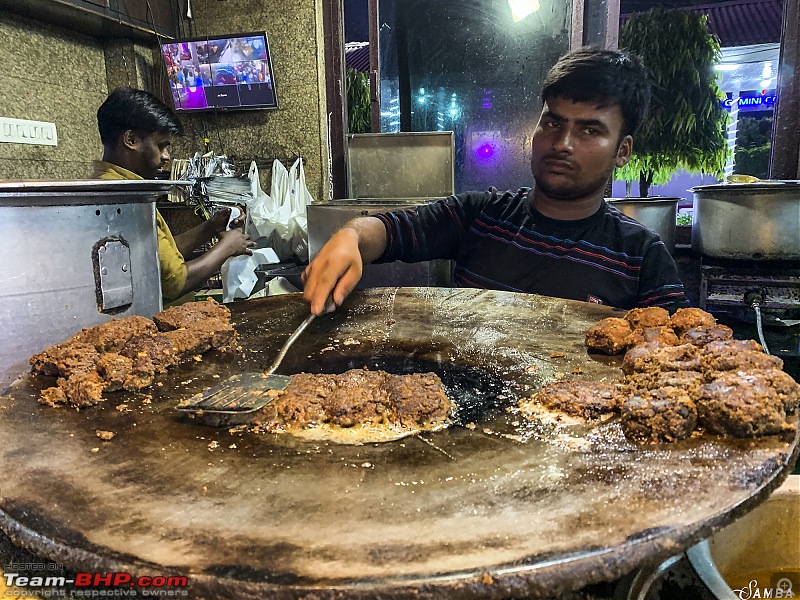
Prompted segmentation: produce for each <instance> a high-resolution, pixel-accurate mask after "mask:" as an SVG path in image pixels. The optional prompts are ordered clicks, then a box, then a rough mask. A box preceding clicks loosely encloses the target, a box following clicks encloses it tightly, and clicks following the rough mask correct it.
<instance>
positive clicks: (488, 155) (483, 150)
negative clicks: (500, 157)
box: [475, 142, 494, 162]
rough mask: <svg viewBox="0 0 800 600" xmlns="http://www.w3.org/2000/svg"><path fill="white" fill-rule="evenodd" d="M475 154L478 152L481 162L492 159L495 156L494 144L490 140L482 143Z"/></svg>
mask: <svg viewBox="0 0 800 600" xmlns="http://www.w3.org/2000/svg"><path fill="white" fill-rule="evenodd" d="M475 154H477V157H478V161H480V162H487V161H490V160H491V159H492V157H493V156H494V146H493V145H492V144H490V143H488V142H487V143H485V144H481V145H480V146H478V148H477V149H476V150H475Z"/></svg>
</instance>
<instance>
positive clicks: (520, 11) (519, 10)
mask: <svg viewBox="0 0 800 600" xmlns="http://www.w3.org/2000/svg"><path fill="white" fill-rule="evenodd" d="M508 5H509V6H510V7H511V19H512V20H513V21H514V23H519V22H520V21H522V19H524V18H525V17H527V16H528V15H529V14H531V13H535V12H536V11H537V10H539V8H540V6H539V0H508Z"/></svg>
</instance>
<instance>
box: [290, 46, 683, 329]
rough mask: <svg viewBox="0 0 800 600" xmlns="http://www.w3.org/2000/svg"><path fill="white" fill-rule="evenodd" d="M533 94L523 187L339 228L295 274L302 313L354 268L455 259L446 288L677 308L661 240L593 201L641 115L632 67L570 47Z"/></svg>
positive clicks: (642, 88)
mask: <svg viewBox="0 0 800 600" xmlns="http://www.w3.org/2000/svg"><path fill="white" fill-rule="evenodd" d="M542 100H543V106H542V113H541V116H540V118H539V122H538V124H537V126H536V130H535V132H534V136H533V149H532V154H531V171H532V172H533V178H534V185H533V186H532V187H530V188H521V189H519V190H518V191H516V192H512V191H508V192H504V193H500V192H498V191H497V190H495V189H490V190H489V191H488V192H468V193H464V194H460V195H458V196H450V197H448V198H442V199H439V200H436V201H434V202H432V203H431V204H428V205H425V206H421V207H418V208H414V209H410V210H402V211H395V212H390V213H385V214H380V215H375V216H371V217H363V218H359V219H354V220H352V221H350V222H348V223H346V224H345V225H344V226H343V227H342V228H341V229H340V230H339V231H337V232H336V233H335V234H334V235H333V236H332V237H331V239H330V240H329V241H328V243H327V244H325V246H324V247H323V248H322V249H321V250H320V252H319V254H318V255H317V256H316V257H315V258H314V260H313V261H312V262H311V264H310V265H309V266H308V267H307V268H306V271H305V273H304V280H305V289H304V296H305V298H306V300H308V301H309V302H310V303H311V311H312V312H314V313H316V314H319V313H321V312H322V311H323V310H324V308H325V304H326V299H327V298H328V296H329V295H331V294H332V297H333V301H334V303H335V304H337V305H339V304H341V303H342V302H343V301H344V299H345V297H346V296H347V295H348V294H349V293H350V292H351V291H352V289H353V288H354V287H355V285H356V283H357V282H358V280H359V279H360V278H361V272H362V267H363V264H364V263H369V262H388V261H394V260H402V261H405V262H416V261H423V260H432V259H452V260H453V261H454V262H455V272H454V283H455V284H456V285H458V286H468V287H478V288H487V289H496V290H507V291H515V292H528V293H536V294H543V295H546V296H554V297H559V298H567V299H572V300H582V301H585V302H596V303H599V304H607V305H610V306H615V307H618V308H623V309H630V308H634V307H637V306H638V307H645V306H663V307H664V308H667V309H669V310H675V309H677V308H680V307H684V306H688V301H687V300H686V296H685V294H684V289H683V284H682V283H681V281H680V279H679V277H678V272H677V268H676V267H675V263H674V261H673V260H672V257H671V256H670V255H669V253H668V252H667V249H666V247H665V246H664V243H663V242H662V241H661V240H660V239H659V237H658V236H657V235H656V234H655V233H653V232H652V231H650V230H648V229H646V228H645V227H644V226H642V225H641V224H639V223H638V222H636V221H634V220H633V219H631V218H629V217H626V216H625V215H623V214H622V213H621V212H619V211H618V210H616V209H615V208H613V207H611V206H608V205H607V204H606V202H605V201H604V199H603V194H604V191H605V187H606V183H607V182H608V180H609V178H610V177H611V175H612V173H613V171H614V168H616V167H622V166H624V165H625V164H626V163H627V162H628V160H629V159H630V156H631V151H632V148H633V134H634V132H635V131H636V129H637V128H638V127H639V125H640V124H641V122H642V120H643V119H644V116H645V114H646V112H647V106H648V104H649V101H650V81H649V79H648V76H647V73H646V71H645V69H644V67H643V66H642V64H641V62H640V61H639V60H638V59H637V58H634V57H632V56H630V55H628V54H625V53H623V52H618V51H614V50H600V49H593V48H582V49H580V50H577V51H574V52H571V53H569V54H567V55H565V56H563V57H561V59H559V61H558V62H557V63H556V65H555V66H554V67H553V68H552V69H551V70H550V71H549V73H548V74H547V77H546V78H545V81H544V87H543V90H542Z"/></svg>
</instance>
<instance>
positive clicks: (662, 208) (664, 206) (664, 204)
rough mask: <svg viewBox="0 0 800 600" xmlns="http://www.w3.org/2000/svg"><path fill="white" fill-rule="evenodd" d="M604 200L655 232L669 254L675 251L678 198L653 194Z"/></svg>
mask: <svg viewBox="0 0 800 600" xmlns="http://www.w3.org/2000/svg"><path fill="white" fill-rule="evenodd" d="M606 201H607V202H608V203H609V204H610V205H611V206H613V207H614V208H616V209H618V210H620V211H621V212H622V213H624V214H626V215H628V216H629V217H630V218H632V219H636V220H637V221H639V223H641V224H642V225H644V226H645V227H647V228H648V229H649V230H651V231H654V232H655V233H657V234H658V237H660V238H661V241H663V242H664V245H665V246H666V247H667V250H669V252H670V254H672V252H674V251H675V222H676V221H677V219H678V202H679V201H680V198H667V197H663V196H653V197H651V198H607V199H606Z"/></svg>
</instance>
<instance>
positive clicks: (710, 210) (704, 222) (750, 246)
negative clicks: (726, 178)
mask: <svg viewBox="0 0 800 600" xmlns="http://www.w3.org/2000/svg"><path fill="white" fill-rule="evenodd" d="M692 192H693V193H694V198H695V202H694V213H693V216H692V250H694V251H695V252H698V253H700V254H702V255H704V256H710V257H715V258H727V259H738V260H753V259H755V260H798V259H800V181H758V182H755V183H723V184H716V185H702V186H697V187H694V188H692Z"/></svg>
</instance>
